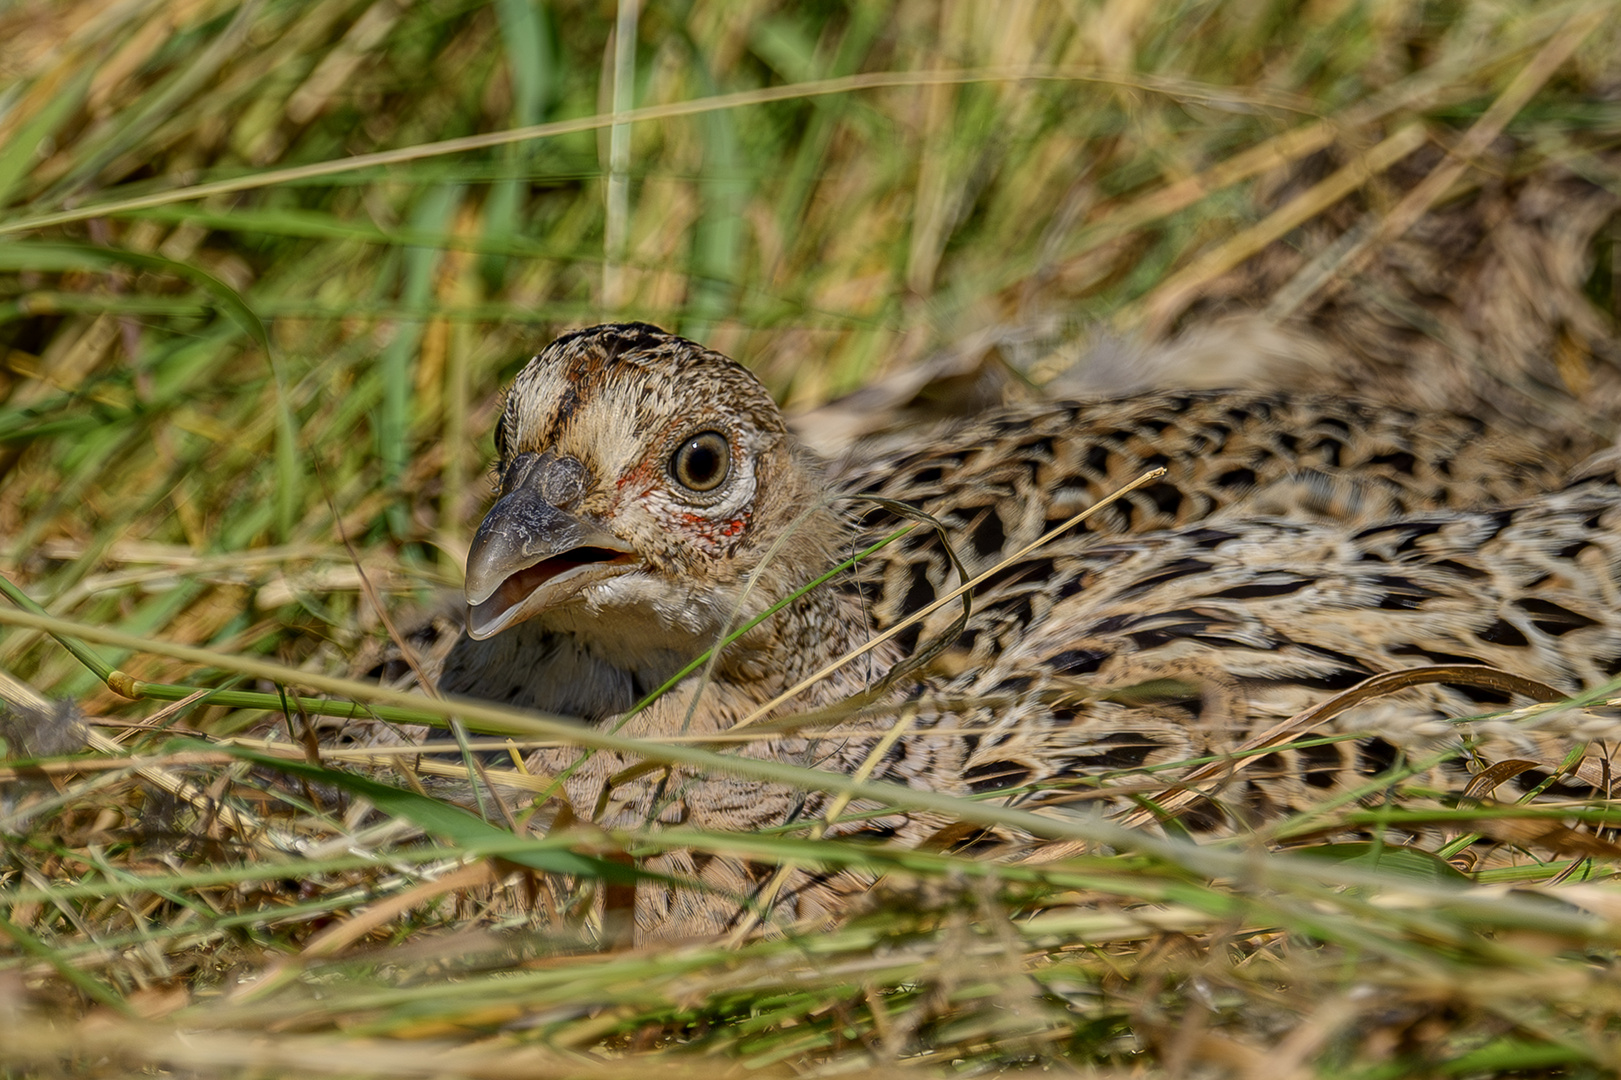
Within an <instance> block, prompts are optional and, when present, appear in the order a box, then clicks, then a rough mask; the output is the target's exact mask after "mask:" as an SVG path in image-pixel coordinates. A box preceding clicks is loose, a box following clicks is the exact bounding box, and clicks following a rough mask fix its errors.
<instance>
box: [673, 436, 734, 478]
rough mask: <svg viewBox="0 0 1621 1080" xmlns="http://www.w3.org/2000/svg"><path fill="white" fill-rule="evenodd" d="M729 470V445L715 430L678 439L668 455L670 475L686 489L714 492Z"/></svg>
mask: <svg viewBox="0 0 1621 1080" xmlns="http://www.w3.org/2000/svg"><path fill="white" fill-rule="evenodd" d="M731 470H732V448H731V445H730V444H728V443H727V441H726V436H724V435H722V434H721V433H720V432H718V431H700V432H699V433H698V434H696V435H692V436H689V437H687V438H685V439H682V440H681V445H680V446H678V447H676V448H675V453H674V454H672V455H670V475H671V476H673V477H675V481H676V483H678V484H680V485H681V486H682V487H684V488H686V489H687V490H688V491H698V492H704V491H714V490H715V489H716V488H718V487H720V485H721V483H722V482H724V481H725V479H726V475H727V474H728V473H729V472H731Z"/></svg>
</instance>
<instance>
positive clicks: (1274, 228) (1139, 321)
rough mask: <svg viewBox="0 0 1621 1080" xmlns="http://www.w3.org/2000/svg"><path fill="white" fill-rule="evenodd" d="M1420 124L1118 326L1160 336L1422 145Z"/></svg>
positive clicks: (1180, 278)
mask: <svg viewBox="0 0 1621 1080" xmlns="http://www.w3.org/2000/svg"><path fill="white" fill-rule="evenodd" d="M1427 138H1428V135H1427V133H1426V132H1425V130H1424V126H1423V125H1422V124H1408V125H1406V126H1405V127H1402V128H1400V129H1399V130H1398V131H1397V132H1396V133H1395V134H1394V135H1391V136H1390V137H1389V138H1387V139H1385V140H1383V141H1382V142H1380V143H1379V144H1378V145H1376V146H1374V147H1372V148H1370V149H1369V150H1368V151H1367V152H1366V153H1362V154H1358V155H1356V156H1355V157H1354V158H1353V159H1352V160H1351V162H1350V163H1349V164H1348V165H1346V166H1344V167H1343V168H1341V169H1339V170H1338V171H1337V172H1335V173H1334V174H1333V175H1332V176H1330V177H1328V178H1327V179H1326V180H1323V181H1321V182H1320V183H1318V184H1315V185H1313V186H1312V187H1311V188H1309V189H1307V190H1306V191H1303V192H1301V193H1300V194H1299V195H1298V196H1296V197H1295V198H1294V199H1291V200H1290V201H1289V202H1288V203H1286V204H1285V205H1283V206H1281V207H1279V208H1278V209H1276V210H1274V211H1273V212H1272V213H1270V214H1268V215H1267V216H1266V218H1265V219H1263V220H1262V221H1260V222H1258V223H1256V224H1255V225H1252V226H1250V227H1249V228H1248V229H1245V230H1244V231H1243V232H1240V233H1239V234H1238V235H1236V236H1234V237H1232V238H1230V239H1228V240H1225V241H1223V242H1222V243H1220V244H1218V245H1216V246H1215V247H1214V248H1212V249H1211V250H1209V251H1207V252H1205V253H1203V254H1202V255H1200V256H1199V257H1198V258H1196V259H1194V260H1193V261H1192V262H1191V263H1189V264H1188V265H1187V266H1185V267H1183V268H1182V269H1181V270H1178V271H1177V272H1176V273H1174V274H1172V275H1171V276H1170V277H1168V278H1166V279H1165V280H1164V281H1163V282H1161V283H1160V284H1159V285H1158V286H1156V287H1155V289H1154V291H1153V292H1151V293H1149V294H1148V295H1147V296H1145V297H1144V298H1143V299H1142V300H1140V301H1138V302H1137V303H1136V304H1135V305H1132V306H1130V307H1127V308H1125V309H1122V311H1121V313H1120V315H1119V316H1118V321H1119V322H1120V323H1121V325H1125V326H1137V327H1139V328H1140V329H1141V330H1142V332H1143V333H1144V334H1146V335H1147V336H1149V337H1161V336H1163V335H1164V333H1165V332H1166V330H1168V329H1169V328H1170V325H1171V323H1172V322H1173V321H1175V319H1176V317H1177V315H1179V314H1181V312H1182V311H1183V309H1184V308H1186V307H1187V306H1188V304H1190V303H1192V302H1193V300H1194V299H1195V298H1197V297H1198V295H1199V293H1200V291H1201V290H1202V289H1204V287H1205V286H1206V285H1208V284H1209V283H1210V282H1211V281H1212V280H1214V279H1215V278H1218V277H1220V276H1221V275H1222V274H1225V273H1226V272H1227V271H1229V270H1231V269H1232V268H1233V267H1235V266H1237V265H1238V264H1239V263H1242V262H1243V261H1244V260H1246V259H1248V258H1250V257H1251V256H1253V255H1255V254H1256V253H1257V252H1259V251H1260V250H1261V249H1262V248H1264V247H1266V246H1267V245H1269V244H1272V243H1274V242H1276V241H1277V240H1279V239H1281V238H1282V237H1283V236H1284V235H1285V234H1287V233H1288V232H1290V231H1291V230H1293V229H1296V228H1298V227H1299V226H1300V224H1301V223H1302V222H1305V221H1308V220H1310V219H1311V218H1313V217H1316V216H1317V215H1318V214H1320V213H1322V212H1323V211H1324V210H1326V209H1327V208H1329V207H1330V206H1333V205H1334V204H1335V203H1338V202H1339V201H1340V200H1342V199H1344V198H1345V197H1346V196H1347V195H1349V194H1351V193H1352V192H1353V191H1356V190H1357V189H1358V188H1360V187H1362V186H1363V185H1364V184H1366V183H1367V182H1368V181H1369V180H1371V179H1372V178H1373V177H1375V176H1377V175H1379V174H1380V173H1382V172H1384V171H1385V170H1387V169H1389V168H1390V167H1391V166H1392V165H1394V164H1396V163H1397V162H1398V161H1400V160H1401V159H1402V158H1405V157H1406V156H1407V155H1408V154H1411V153H1412V152H1413V151H1415V150H1417V149H1418V148H1419V147H1420V146H1423V145H1424V142H1425V140H1426V139H1427Z"/></svg>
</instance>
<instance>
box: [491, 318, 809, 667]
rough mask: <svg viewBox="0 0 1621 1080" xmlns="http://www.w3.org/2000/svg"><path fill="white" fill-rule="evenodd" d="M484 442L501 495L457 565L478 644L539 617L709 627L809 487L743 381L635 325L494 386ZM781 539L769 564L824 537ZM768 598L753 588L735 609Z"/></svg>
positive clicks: (787, 444)
mask: <svg viewBox="0 0 1621 1080" xmlns="http://www.w3.org/2000/svg"><path fill="white" fill-rule="evenodd" d="M495 445H496V451H497V453H498V454H499V456H500V459H499V461H498V463H497V465H496V471H497V476H498V483H499V489H498V496H497V499H496V502H495V505H494V506H493V507H491V508H490V511H489V513H488V514H487V515H486V516H485V518H484V521H483V523H482V524H480V525H479V528H478V533H477V535H476V536H475V537H474V539H473V544H472V547H471V549H470V551H469V554H468V559H467V585H466V597H467V604H468V613H467V630H468V634H469V635H470V636H472V637H474V638H479V639H483V638H488V637H492V636H494V635H496V634H499V633H501V632H502V631H504V630H507V629H508V628H510V627H512V626H515V625H517V624H518V623H521V622H524V621H525V620H529V619H534V618H537V617H540V618H543V619H544V621H545V623H546V624H548V625H551V626H553V627H555V628H559V629H569V630H575V631H581V630H582V629H587V628H590V627H592V625H593V624H594V623H595V624H601V623H604V622H607V623H611V624H613V625H615V626H617V627H619V631H618V632H619V633H621V634H623V633H626V632H628V633H631V634H634V635H636V636H640V637H648V638H660V639H664V640H666V641H668V640H669V639H671V638H672V637H688V636H698V635H702V634H705V633H708V632H712V631H713V630H714V629H716V628H717V627H718V626H719V625H720V624H721V623H722V622H723V621H724V620H725V618H726V617H727V616H728V615H729V614H731V612H732V610H733V609H734V607H735V606H736V605H737V603H738V600H739V598H740V597H741V596H742V595H743V584H744V582H745V581H746V580H747V579H748V577H749V575H750V574H751V573H754V572H755V571H757V570H759V569H760V568H761V567H762V564H763V562H764V558H763V557H764V554H765V551H766V548H768V547H769V546H770V542H771V540H772V539H773V538H775V537H777V536H780V535H782V533H783V531H784V530H785V529H787V528H788V527H789V525H790V523H791V522H792V521H793V519H794V518H795V517H797V516H798V515H799V512H800V511H801V510H803V509H804V508H805V507H806V506H807V505H814V504H815V501H816V498H817V491H816V485H815V483H814V481H813V479H812V476H811V475H810V472H809V470H808V469H807V467H806V466H805V465H803V464H802V463H801V462H800V461H799V460H798V458H797V453H796V451H795V448H794V447H793V445H792V443H791V440H790V438H789V436H788V434H787V431H786V429H785V428H784V426H783V420H782V415H781V413H780V412H779V411H778V409H777V406H776V404H775V402H773V401H772V399H771V396H770V394H768V393H767V392H766V390H765V388H764V387H763V386H761V385H760V383H759V382H758V380H756V379H755V378H754V376H753V375H751V374H750V373H749V372H748V371H747V370H745V369H744V368H743V367H741V366H740V365H738V364H736V363H734V362H733V361H731V360H729V359H727V358H726V357H724V356H722V355H720V354H719V353H716V352H712V351H710V350H708V349H705V348H703V347H702V346H700V345H697V344H695V343H693V342H691V341H688V340H686V339H684V338H680V337H677V336H675V335H673V334H668V333H665V332H664V331H662V330H659V329H658V328H656V327H652V326H648V325H645V324H641V323H628V324H615V325H609V326H598V327H593V328H591V329H588V330H581V331H578V332H575V333H571V334H566V335H564V336H563V337H560V338H558V339H557V340H556V341H554V342H552V343H551V344H550V345H548V346H547V347H546V349H545V350H544V351H543V352H541V353H540V354H539V355H538V356H536V357H535V358H534V359H532V360H531V361H530V362H529V364H528V366H526V367H525V368H524V369H523V371H522V372H520V373H519V375H518V377H517V379H516V380H515V381H514V382H513V384H512V386H511V388H510V389H508V391H507V395H506V400H505V405H504V407H503V409H502V412H501V419H500V423H499V426H498V427H497V429H496V435H495ZM827 520H828V521H831V520H832V519H831V517H829V518H828V519H827ZM823 524H824V525H825V522H824V523H823ZM822 531H825V529H824V530H818V529H815V528H813V529H812V530H811V531H810V532H809V533H807V534H806V535H807V537H809V536H811V535H813V534H815V533H816V532H822ZM807 547H808V549H809V550H808V551H807ZM782 550H784V551H786V552H787V555H786V556H785V557H780V558H779V557H776V556H774V557H773V559H772V560H771V569H772V570H773V571H781V572H782V573H783V574H786V575H788V576H795V575H796V574H797V572H798V571H799V569H800V566H796V564H805V563H807V562H808V561H817V562H820V563H821V566H825V565H826V562H825V561H822V560H824V559H825V557H826V555H827V553H828V551H829V548H828V546H827V545H826V544H825V543H817V542H815V541H813V540H812V541H809V542H808V545H807V544H806V543H801V544H797V545H796V544H786V545H782ZM821 566H818V567H816V568H815V569H820V568H821ZM812 572H814V570H813V571H812ZM801 580H802V579H801ZM756 584H757V585H758V584H759V582H758V581H757V582H756ZM774 594H775V595H774ZM776 595H780V592H779V591H778V590H776V589H773V588H769V587H767V588H764V589H752V590H750V596H751V598H752V599H755V600H758V601H760V603H751V604H750V605H749V606H750V607H751V608H755V607H763V606H764V604H765V603H769V602H770V601H771V600H773V599H775V598H776ZM605 617H606V618H605ZM627 626H628V627H630V629H629V631H627V630H626V627H627Z"/></svg>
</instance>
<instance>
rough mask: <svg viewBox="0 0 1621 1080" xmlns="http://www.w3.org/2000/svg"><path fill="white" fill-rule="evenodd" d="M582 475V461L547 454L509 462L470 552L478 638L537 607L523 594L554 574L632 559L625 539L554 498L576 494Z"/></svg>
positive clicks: (473, 628)
mask: <svg viewBox="0 0 1621 1080" xmlns="http://www.w3.org/2000/svg"><path fill="white" fill-rule="evenodd" d="M582 474H583V470H582V469H581V467H580V465H579V463H578V462H576V461H574V460H573V459H571V458H557V457H553V456H552V455H550V454H545V455H539V454H521V455H519V456H518V457H517V458H516V459H514V460H513V462H512V463H511V464H510V465H509V466H508V467H507V471H506V475H505V477H504V478H503V480H502V485H501V487H502V494H501V497H500V498H499V499H497V500H496V503H495V505H494V506H492V507H491V508H490V512H489V513H488V514H486V515H485V516H484V520H483V522H481V523H480V524H479V527H478V532H477V534H476V535H475V536H474V537H473V545H472V547H471V548H470V549H469V550H468V553H467V583H466V587H465V594H466V597H467V604H468V608H469V610H468V629H469V631H470V632H471V633H472V634H473V636H474V637H479V638H483V637H488V636H490V635H492V634H495V633H497V632H499V631H500V630H503V629H505V628H506V627H507V626H509V625H511V624H512V623H515V622H518V621H521V619H523V618H527V617H528V616H529V615H532V614H535V613H536V610H538V609H534V610H531V607H532V605H530V604H527V603H525V601H526V600H527V599H528V596H529V595H531V594H533V593H534V592H538V591H539V590H540V588H541V587H542V586H543V585H546V584H548V583H549V582H550V581H552V580H553V579H556V578H558V577H561V576H563V575H565V574H569V573H570V571H580V570H582V569H583V568H586V567H593V566H601V565H602V564H604V563H608V564H619V565H622V564H623V563H625V562H627V561H629V560H628V559H627V558H625V557H626V556H629V555H631V551H630V548H629V547H628V546H627V545H626V544H625V543H624V542H623V541H621V540H619V539H618V538H617V537H615V536H613V535H611V534H610V533H608V532H607V531H606V530H604V529H602V528H600V527H598V526H596V525H592V524H590V523H589V522H587V521H585V520H582V519H581V518H579V517H577V516H575V515H573V514H569V513H566V512H564V511H563V510H560V509H558V508H557V507H556V506H555V505H553V500H556V501H565V500H566V501H573V499H574V498H577V497H578V494H579V491H580V487H581V478H582ZM544 563H551V564H553V565H547V566H542V564H544ZM532 568H534V569H533V571H532V572H531V573H529V574H524V572H525V571H530V570H531V569H532ZM520 574H522V575H524V576H523V577H522V578H518V575H520ZM570 576H571V577H573V576H578V574H572V575H570ZM509 584H510V585H511V586H512V587H511V588H508V589H503V588H502V586H503V585H509ZM498 593H499V594H501V595H499V596H498V595H497V594H498ZM492 598H494V599H493V600H492ZM520 609H522V610H520Z"/></svg>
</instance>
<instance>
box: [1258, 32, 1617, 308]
mask: <svg viewBox="0 0 1621 1080" xmlns="http://www.w3.org/2000/svg"><path fill="white" fill-rule="evenodd" d="M1613 17H1614V7H1613V5H1610V4H1602V5H1594V6H1592V7H1589V8H1587V9H1586V10H1580V11H1577V12H1575V13H1574V14H1572V15H1571V16H1570V17H1569V19H1568V20H1566V22H1565V25H1564V26H1562V27H1560V29H1559V31H1558V33H1556V34H1554V36H1553V37H1552V38H1550V39H1549V40H1548V42H1547V44H1545V45H1543V47H1542V48H1541V49H1540V50H1539V51H1538V52H1537V54H1536V56H1534V57H1533V58H1532V59H1531V62H1530V63H1528V64H1526V66H1525V67H1524V68H1523V69H1521V71H1520V73H1519V74H1518V75H1516V76H1515V77H1514V81H1513V82H1511V83H1509V85H1508V86H1507V88H1505V89H1504V90H1503V92H1502V93H1501V94H1499V95H1498V97H1497V100H1495V101H1493V102H1492V104H1491V107H1490V108H1488V109H1487V110H1486V111H1485V112H1484V113H1483V114H1481V117H1480V119H1479V120H1477V121H1475V123H1474V125H1473V126H1472V127H1470V128H1469V130H1468V131H1466V132H1465V133H1464V135H1463V137H1462V138H1461V139H1459V140H1458V141H1457V143H1456V144H1455V145H1454V146H1452V147H1450V148H1448V152H1447V160H1446V162H1445V163H1444V164H1442V165H1440V166H1439V167H1437V168H1436V169H1434V170H1433V171H1431V172H1430V174H1429V175H1427V176H1426V177H1424V179H1423V180H1421V181H1419V183H1418V185H1417V186H1416V187H1414V188H1413V190H1411V191H1409V192H1408V193H1407V194H1406V195H1405V196H1404V197H1403V198H1402V200H1401V202H1399V203H1397V204H1396V206H1395V208H1394V209H1393V210H1391V211H1390V213H1389V214H1387V215H1385V217H1384V218H1383V219H1382V220H1381V221H1380V222H1379V223H1378V226H1377V227H1376V228H1375V229H1373V230H1372V231H1371V232H1370V233H1369V234H1368V235H1366V236H1364V237H1363V238H1361V239H1360V240H1358V241H1357V242H1356V243H1354V244H1353V245H1351V246H1350V247H1348V248H1347V249H1346V250H1345V251H1344V252H1343V253H1339V258H1338V259H1336V261H1335V264H1334V265H1333V266H1332V267H1330V268H1329V269H1328V275H1325V278H1326V277H1327V276H1330V275H1331V276H1332V277H1333V278H1334V279H1336V280H1339V281H1343V280H1345V279H1346V278H1348V277H1350V276H1351V275H1353V274H1355V273H1356V272H1357V270H1358V269H1360V268H1361V267H1362V266H1363V265H1364V264H1365V263H1366V262H1367V261H1368V259H1369V258H1370V257H1371V255H1372V253H1373V252H1374V251H1375V250H1377V249H1378V248H1379V247H1381V246H1383V245H1385V244H1388V243H1390V242H1391V241H1393V240H1395V239H1397V238H1398V237H1400V236H1401V235H1403V234H1404V233H1406V232H1407V231H1408V230H1409V229H1411V228H1412V227H1413V225H1414V224H1415V223H1416V222H1417V221H1418V220H1419V218H1421V217H1423V216H1424V215H1425V214H1426V213H1428V212H1429V210H1430V208H1431V207H1432V206H1434V205H1435V203H1436V202H1437V201H1438V200H1439V199H1440V198H1441V197H1442V196H1443V195H1445V194H1446V193H1447V191H1448V190H1449V189H1450V188H1451V187H1452V185H1453V184H1455V183H1457V182H1458V180H1459V179H1460V178H1462V176H1463V174H1464V173H1465V172H1466V171H1467V170H1468V169H1469V168H1471V167H1472V166H1473V165H1474V164H1475V162H1476V160H1477V159H1478V158H1479V157H1480V155H1481V154H1483V153H1484V152H1485V151H1486V148H1487V147H1488V146H1490V145H1491V144H1492V142H1494V141H1495V140H1496V139H1497V138H1498V137H1499V136H1500V135H1502V133H1503V129H1504V128H1505V127H1507V126H1508V123H1509V121H1510V120H1512V119H1514V117H1515V116H1517V115H1519V113H1520V111H1521V110H1523V109H1524V108H1525V107H1526V105H1528V104H1529V103H1530V101H1531V99H1532V97H1534V96H1535V95H1536V93H1537V91H1539V90H1541V89H1542V87H1543V86H1544V84H1546V83H1547V81H1548V80H1549V79H1550V78H1552V77H1553V73H1554V72H1555V71H1556V70H1557V69H1558V68H1559V67H1560V66H1561V65H1562V64H1564V63H1565V61H1566V60H1568V59H1570V56H1571V54H1572V53H1574V52H1575V51H1576V49H1577V47H1578V46H1580V45H1581V44H1582V42H1584V41H1586V40H1587V38H1588V37H1589V36H1590V35H1591V34H1592V33H1593V31H1594V30H1596V29H1598V27H1599V25H1600V24H1601V23H1603V22H1604V20H1605V19H1606V18H1613ZM1290 291H1291V292H1292V291H1293V290H1290ZM1308 295H1309V294H1302V295H1300V296H1299V297H1298V298H1296V299H1295V306H1299V304H1301V303H1304V302H1305V300H1306V299H1307V296H1308Z"/></svg>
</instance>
